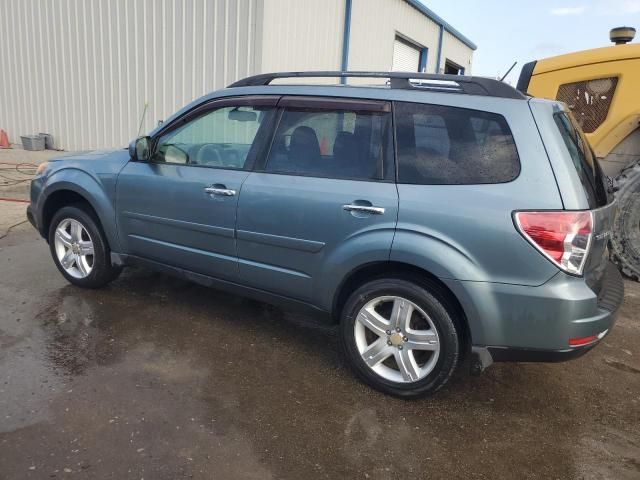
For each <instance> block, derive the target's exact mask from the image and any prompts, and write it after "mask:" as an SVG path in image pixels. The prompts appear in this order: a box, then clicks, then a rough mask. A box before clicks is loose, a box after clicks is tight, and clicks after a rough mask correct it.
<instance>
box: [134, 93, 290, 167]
mask: <svg viewBox="0 0 640 480" xmlns="http://www.w3.org/2000/svg"><path fill="white" fill-rule="evenodd" d="M280 98H281V95H244V96H233V97H218V98H213V99H210V100H206V101H204V102H203V103H200V104H198V105H195V106H194V107H193V108H191V109H190V110H188V111H186V112H184V113H183V114H182V115H180V116H179V117H177V118H175V119H174V120H172V121H171V122H170V123H168V124H167V125H163V127H162V128H161V129H160V130H158V131H157V132H156V134H155V135H154V136H153V137H151V148H150V156H149V160H147V161H146V162H142V163H148V164H149V165H174V166H181V167H195V168H211V169H214V170H231V171H240V172H245V171H246V172H250V171H252V170H253V168H254V167H255V165H256V159H257V158H258V157H260V154H261V153H264V149H265V145H264V143H265V142H264V141H260V139H261V138H262V137H263V136H265V135H266V136H269V135H273V134H274V133H275V130H273V128H272V127H273V124H274V118H275V117H276V116H277V115H276V114H277V111H278V109H277V105H278V102H279V100H280ZM236 106H237V107H244V106H248V107H262V106H264V107H270V106H271V107H273V112H274V114H273V116H272V117H271V119H269V120H268V121H267V122H266V123H265V124H263V125H260V127H259V128H258V132H257V133H256V136H255V137H254V141H253V142H252V144H251V148H250V149H249V153H248V154H247V159H246V161H245V164H244V166H243V167H242V168H234V167H218V166H214V165H198V164H185V163H173V162H155V161H153V160H152V158H153V156H154V155H155V153H156V147H157V146H158V141H159V140H160V138H162V137H163V136H164V135H166V134H168V133H171V132H172V131H174V130H177V129H178V128H180V127H182V126H183V125H185V124H186V123H189V122H191V121H192V120H195V119H196V118H199V117H201V116H204V115H206V114H207V113H209V112H212V111H215V110H219V109H221V108H225V107H236ZM264 130H266V132H263V131H264ZM256 139H258V143H256ZM256 145H258V147H256Z"/></svg>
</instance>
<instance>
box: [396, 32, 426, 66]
mask: <svg viewBox="0 0 640 480" xmlns="http://www.w3.org/2000/svg"><path fill="white" fill-rule="evenodd" d="M391 70H393V71H394V72H417V71H419V70H420V49H419V48H418V47H416V46H414V45H411V44H410V43H408V42H405V41H404V40H401V39H399V38H396V39H395V41H394V42H393V65H392V66H391Z"/></svg>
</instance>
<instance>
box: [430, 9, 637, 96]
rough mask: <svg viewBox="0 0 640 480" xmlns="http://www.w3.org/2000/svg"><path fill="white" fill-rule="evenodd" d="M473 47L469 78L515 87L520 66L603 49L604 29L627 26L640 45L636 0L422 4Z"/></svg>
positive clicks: (606, 39)
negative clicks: (498, 80)
mask: <svg viewBox="0 0 640 480" xmlns="http://www.w3.org/2000/svg"><path fill="white" fill-rule="evenodd" d="M421 1H422V3H424V4H425V5H426V6H427V7H429V8H430V9H431V10H433V11H434V12H435V13H437V14H438V15H440V16H441V17H442V18H443V19H444V20H445V21H447V22H448V23H449V24H451V25H452V26H453V27H454V28H456V29H457V30H458V31H460V32H461V33H462V34H463V35H465V36H466V37H467V38H469V39H470V40H471V41H472V42H474V43H475V44H476V45H477V46H478V49H477V50H476V51H475V52H474V54H473V60H472V73H473V74H474V75H483V76H491V77H496V76H502V75H503V74H504V73H506V71H507V70H508V68H509V67H510V66H511V64H513V62H514V61H517V62H518V64H517V65H516V66H515V67H514V69H513V71H512V72H511V73H510V74H509V76H508V77H507V78H506V81H508V82H509V83H511V84H513V85H515V83H516V82H517V80H518V75H519V74H520V69H521V68H522V65H523V64H524V63H527V62H529V61H531V60H536V59H540V58H545V57H551V56H554V55H559V54H562V53H568V52H573V51H576V50H585V49H588V48H597V47H605V46H609V45H611V43H610V42H609V30H610V29H611V28H613V27H619V26H623V25H624V26H630V27H635V28H636V30H638V33H637V34H636V38H635V40H634V42H638V41H640V0H583V1H582V0H575V1H563V0H556V1H552V0H534V1H531V0H529V1H527V0H483V1H482V0H421Z"/></svg>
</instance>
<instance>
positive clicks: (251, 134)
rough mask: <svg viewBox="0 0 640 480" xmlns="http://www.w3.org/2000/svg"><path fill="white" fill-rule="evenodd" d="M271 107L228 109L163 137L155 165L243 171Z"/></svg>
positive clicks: (216, 111) (194, 121)
mask: <svg viewBox="0 0 640 480" xmlns="http://www.w3.org/2000/svg"><path fill="white" fill-rule="evenodd" d="M272 112H273V108H272V107H250V106H235V107H233V106H227V107H221V108H218V109H216V110H211V111H208V112H207V113H205V114H203V115H201V116H199V117H197V118H195V119H193V120H191V121H189V122H188V123H186V124H184V125H182V126H181V127H178V128H176V129H175V130H171V131H170V132H168V133H166V134H164V135H162V136H161V137H160V138H159V139H158V142H157V143H156V148H155V151H154V155H153V157H152V161H153V162H157V163H172V164H184V165H200V166H208V167H218V168H231V169H243V168H245V165H246V163H247V158H248V155H249V151H250V149H251V146H252V144H253V141H254V139H255V138H256V134H257V133H258V129H259V128H260V125H261V124H262V123H263V122H264V121H265V119H266V118H267V117H268V116H269V114H270V113H272Z"/></svg>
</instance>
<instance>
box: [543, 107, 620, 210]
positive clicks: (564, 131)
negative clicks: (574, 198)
mask: <svg viewBox="0 0 640 480" xmlns="http://www.w3.org/2000/svg"><path fill="white" fill-rule="evenodd" d="M553 119H554V121H555V123H556V126H557V127H558V130H559V131H560V135H561V136H562V140H563V141H564V144H565V145H566V147H567V150H569V154H570V155H571V160H572V161H573V166H574V167H575V169H576V172H577V173H578V177H579V178H580V183H582V187H583V189H584V193H585V195H586V197H587V201H588V203H589V208H597V207H602V206H604V205H606V204H607V203H608V200H609V199H608V195H607V188H606V186H605V181H606V179H605V176H604V174H603V173H602V169H601V168H600V164H599V163H598V159H597V158H596V156H595V155H594V153H593V150H591V147H590V146H589V142H588V141H587V139H586V137H585V136H584V133H583V132H582V130H581V129H580V127H579V126H578V123H577V122H576V121H575V119H574V118H573V117H572V115H571V114H567V113H566V112H557V113H554V115H553Z"/></svg>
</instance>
